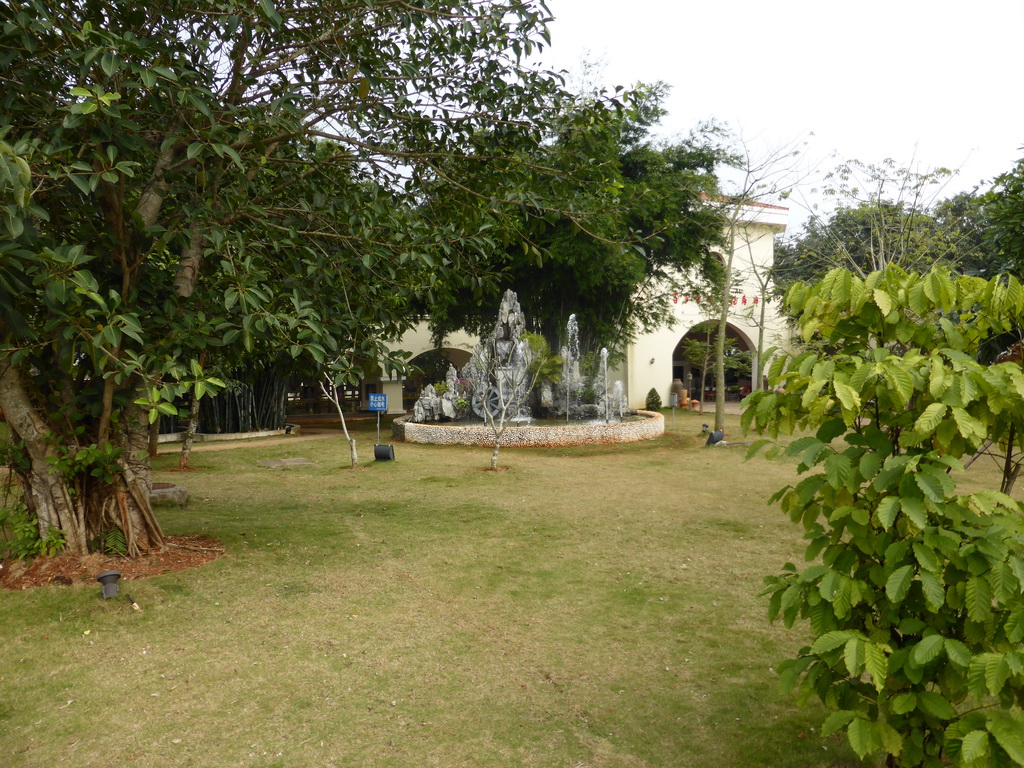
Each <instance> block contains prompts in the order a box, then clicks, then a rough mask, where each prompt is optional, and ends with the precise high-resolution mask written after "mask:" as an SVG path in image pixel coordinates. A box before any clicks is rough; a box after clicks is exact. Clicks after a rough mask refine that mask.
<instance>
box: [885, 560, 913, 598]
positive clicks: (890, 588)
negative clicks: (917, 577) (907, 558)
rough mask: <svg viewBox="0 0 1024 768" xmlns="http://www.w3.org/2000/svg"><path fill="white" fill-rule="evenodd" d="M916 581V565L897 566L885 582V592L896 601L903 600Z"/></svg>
mask: <svg viewBox="0 0 1024 768" xmlns="http://www.w3.org/2000/svg"><path fill="white" fill-rule="evenodd" d="M913 581H914V566H912V565H905V566H903V567H902V568H897V569H896V570H895V571H893V572H892V574H891V575H890V576H889V578H888V579H887V580H886V582H885V594H886V597H888V598H889V600H891V601H892V602H894V603H899V602H902V601H903V598H905V597H906V596H907V592H908V591H910V585H911V584H912V583H913Z"/></svg>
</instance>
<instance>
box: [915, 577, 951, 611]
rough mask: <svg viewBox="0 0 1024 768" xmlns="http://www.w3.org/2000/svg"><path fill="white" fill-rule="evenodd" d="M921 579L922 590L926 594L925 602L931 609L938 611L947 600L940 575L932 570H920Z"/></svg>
mask: <svg viewBox="0 0 1024 768" xmlns="http://www.w3.org/2000/svg"><path fill="white" fill-rule="evenodd" d="M918 577H919V578H920V579H921V592H922V593H923V594H924V602H925V605H926V606H927V607H928V610H929V611H932V612H934V613H938V611H939V610H940V609H941V608H942V606H943V605H944V604H945V602H946V593H945V592H944V591H943V589H942V583H941V582H940V581H939V579H938V577H937V576H935V574H934V573H931V572H930V571H919V572H918Z"/></svg>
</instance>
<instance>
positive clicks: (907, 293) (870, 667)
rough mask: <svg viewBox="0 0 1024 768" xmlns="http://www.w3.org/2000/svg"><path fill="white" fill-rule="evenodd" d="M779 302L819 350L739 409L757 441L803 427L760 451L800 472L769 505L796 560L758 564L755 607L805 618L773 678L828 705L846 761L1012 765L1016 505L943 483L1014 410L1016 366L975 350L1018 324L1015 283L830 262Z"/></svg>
mask: <svg viewBox="0 0 1024 768" xmlns="http://www.w3.org/2000/svg"><path fill="white" fill-rule="evenodd" d="M786 302H787V305H788V307H789V309H790V311H791V312H793V313H794V315H795V316H796V317H797V322H798V323H799V325H800V328H801V331H802V333H803V336H804V338H805V339H810V338H811V337H818V338H820V340H821V343H822V344H823V345H825V347H827V349H825V350H824V351H821V352H813V351H808V352H803V353H801V354H798V355H796V356H793V357H789V358H786V357H780V358H778V359H777V360H776V361H775V362H774V363H773V364H772V366H771V370H770V372H769V384H770V386H771V387H772V389H771V390H770V391H763V392H755V393H753V394H752V396H751V398H750V400H749V405H748V407H747V410H746V411H745V413H744V416H743V424H744V427H745V428H751V429H753V430H755V431H757V432H759V433H762V434H764V433H767V434H768V435H770V436H771V437H773V438H777V437H778V436H779V435H780V434H787V435H788V434H793V433H794V432H796V431H801V432H804V433H805V434H804V435H803V436H801V437H799V438H797V439H795V440H793V441H792V442H790V443H789V444H788V446H785V447H782V446H779V447H778V448H776V449H774V450H775V452H776V453H778V452H784V453H786V454H787V455H789V456H795V457H799V460H800V463H799V465H798V466H797V472H798V473H800V474H806V475H807V476H806V477H805V478H804V479H803V480H801V481H800V482H799V483H797V484H796V485H795V486H786V487H785V488H782V489H781V490H779V492H778V493H776V494H775V496H774V497H773V501H774V502H778V503H779V504H780V505H781V508H782V510H783V511H784V512H785V513H786V514H788V515H789V517H790V519H791V520H792V521H793V522H794V523H797V524H800V525H802V527H803V528H804V530H805V539H806V540H807V541H808V545H807V550H806V553H805V558H806V560H807V561H808V562H812V563H813V564H811V565H810V566H809V567H806V568H803V569H802V570H801V569H799V568H797V567H796V566H795V565H793V564H792V563H787V564H786V565H785V566H784V567H783V571H782V573H781V574H780V575H778V576H771V577H769V578H767V579H766V584H767V589H766V594H768V595H769V596H770V608H769V613H770V616H771V618H772V619H773V620H774V619H776V618H781V619H782V620H783V621H784V622H785V624H786V625H787V626H791V625H792V624H794V623H795V622H796V621H797V620H798V619H804V620H807V621H809V622H810V625H811V630H812V631H813V634H814V641H813V642H812V643H811V645H809V646H808V647H805V648H803V649H801V651H800V653H799V655H798V657H797V658H795V659H790V660H788V661H786V662H784V663H783V664H782V665H780V667H779V674H780V676H781V678H782V682H783V685H784V686H785V687H786V688H788V689H793V688H799V690H800V691H801V694H802V695H803V696H805V697H809V696H812V695H814V696H817V697H818V698H820V699H821V700H822V701H823V702H824V703H826V704H827V705H828V706H829V707H830V708H831V709H833V710H834V711H833V712H832V713H831V714H830V715H829V716H828V718H827V719H826V721H825V724H824V726H823V728H822V732H823V733H825V734H830V733H833V732H838V731H842V730H845V731H846V734H847V737H848V739H849V741H850V744H851V745H852V747H853V749H854V750H855V751H856V752H857V754H858V755H860V756H861V757H862V758H866V757H867V756H868V755H869V754H871V753H877V752H882V753H884V754H886V755H887V758H886V765H889V766H907V767H910V766H914V767H917V766H926V767H928V768H932V767H934V768H938V766H945V765H954V766H965V767H966V766H976V765H988V766H1009V765H1020V764H1022V763H1024V723H1022V721H1021V720H1020V718H1019V708H1020V706H1021V704H1022V703H1024V653H1022V651H1021V641H1022V640H1024V525H1022V523H1021V513H1022V512H1024V508H1022V505H1021V504H1020V503H1019V502H1017V501H1015V500H1014V499H1012V498H1010V497H1009V496H1007V495H1006V494H1004V493H1001V492H999V491H996V490H981V491H978V492H975V493H967V494H965V493H959V492H958V491H957V474H958V473H960V472H962V471H963V464H962V463H961V459H962V458H964V457H966V456H971V455H973V454H974V453H975V452H976V451H977V450H978V449H979V448H980V447H981V446H982V445H983V444H984V443H985V442H986V441H987V440H994V441H996V442H999V441H1002V440H1006V439H1007V437H1008V436H1009V435H1010V434H1011V429H1015V430H1016V432H1017V434H1019V433H1020V428H1021V425H1022V422H1024V372H1022V369H1021V366H1020V363H1019V362H1012V363H999V364H995V365H984V364H982V363H980V362H978V361H977V360H976V359H975V355H976V353H977V350H978V347H979V345H980V343H981V342H982V341H983V340H984V339H985V338H987V337H988V336H990V335H992V334H996V333H1001V332H1003V331H1005V330H1006V329H1008V328H1012V327H1016V326H1018V325H1019V324H1020V322H1021V319H1022V317H1024V288H1022V286H1021V284H1020V283H1019V282H1018V281H1017V280H1016V279H1015V278H1000V279H993V280H990V281H986V280H983V279H981V278H976V277H954V276H953V275H951V273H950V272H949V271H948V269H945V268H942V267H939V268H935V269H934V270H932V271H930V272H929V273H927V274H924V275H919V274H914V273H907V272H904V271H903V270H901V269H900V268H898V267H895V266H889V267H888V268H886V269H885V270H883V271H880V272H872V273H870V274H869V275H867V276H866V277H865V278H863V279H861V278H860V277H859V276H856V275H853V274H851V273H850V272H849V271H847V270H843V269H834V270H832V271H830V272H829V273H828V274H827V275H826V276H825V278H824V279H823V280H822V281H821V282H819V283H816V284H813V285H808V284H805V283H797V284H795V285H794V286H792V287H791V288H790V289H789V291H788V292H787V294H786ZM764 442H765V441H761V443H759V444H757V445H756V446H754V447H753V448H752V451H756V450H757V449H758V448H760V447H762V443H764ZM819 558H820V561H819Z"/></svg>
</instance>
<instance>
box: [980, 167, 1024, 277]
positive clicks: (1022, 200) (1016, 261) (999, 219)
mask: <svg viewBox="0 0 1024 768" xmlns="http://www.w3.org/2000/svg"><path fill="white" fill-rule="evenodd" d="M982 206H983V210H984V215H985V218H986V220H987V221H986V223H987V224H988V226H987V227H986V229H985V233H984V236H983V237H984V241H985V244H986V245H987V246H988V247H989V248H990V249H991V250H992V252H993V257H994V260H995V261H996V262H997V263H998V264H999V265H1001V266H1002V267H1003V268H1005V269H1006V270H1007V271H1012V272H1013V273H1014V274H1017V275H1020V274H1022V273H1024V159H1022V160H1020V161H1018V162H1017V165H1016V166H1015V167H1014V168H1013V169H1012V170H1010V171H1008V172H1007V173H1004V174H1002V175H1001V176H999V177H998V178H997V179H996V180H995V183H994V184H993V185H992V189H991V190H990V191H989V192H988V193H987V194H986V195H984V197H983V198H982Z"/></svg>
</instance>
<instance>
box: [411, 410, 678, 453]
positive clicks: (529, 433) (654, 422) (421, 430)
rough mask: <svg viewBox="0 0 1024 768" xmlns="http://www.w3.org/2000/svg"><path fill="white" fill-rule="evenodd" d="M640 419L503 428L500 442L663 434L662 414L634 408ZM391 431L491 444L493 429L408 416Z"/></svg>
mask: <svg viewBox="0 0 1024 768" xmlns="http://www.w3.org/2000/svg"><path fill="white" fill-rule="evenodd" d="M637 415H638V416H642V417H644V418H643V419H641V420H639V421H622V422H617V423H612V424H580V423H573V424H554V425H549V426H540V427H534V426H519V425H517V426H515V427H510V428H509V429H507V430H505V434H504V435H503V436H502V439H501V445H502V447H503V448H510V447H513V448H514V447H517V446H519V447H527V446H530V447H554V446H564V445H605V444H608V443H633V442H639V441H640V440H651V439H652V438H655V437H660V436H661V435H663V434H665V417H664V416H662V414H660V413H656V412H654V411H637ZM391 434H392V436H393V437H394V439H396V440H403V441H405V442H407V443H428V444H433V445H480V446H492V445H494V430H493V429H491V428H490V427H489V426H487V425H484V424H479V425H477V424H417V423H415V422H413V421H412V420H411V417H409V416H405V417H403V418H400V419H395V421H394V422H392V425H391Z"/></svg>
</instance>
